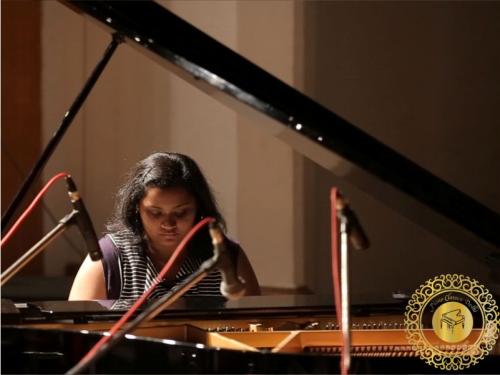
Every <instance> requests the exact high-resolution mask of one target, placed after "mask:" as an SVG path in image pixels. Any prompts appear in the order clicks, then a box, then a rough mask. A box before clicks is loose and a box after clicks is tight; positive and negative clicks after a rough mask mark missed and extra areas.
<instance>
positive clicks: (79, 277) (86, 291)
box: [68, 256, 108, 301]
mask: <svg viewBox="0 0 500 375" xmlns="http://www.w3.org/2000/svg"><path fill="white" fill-rule="evenodd" d="M107 297H108V296H107V292H106V281H105V279H104V267H103V265H102V262H101V261H100V260H98V261H95V262H94V261H93V260H92V259H90V257H89V256H87V257H86V258H85V260H84V261H83V263H82V265H81V266H80V269H79V270H78V273H77V274H76V277H75V280H74V281H73V286H72V287H71V292H70V293H69V298H68V299H69V300H70V301H85V300H93V299H107Z"/></svg>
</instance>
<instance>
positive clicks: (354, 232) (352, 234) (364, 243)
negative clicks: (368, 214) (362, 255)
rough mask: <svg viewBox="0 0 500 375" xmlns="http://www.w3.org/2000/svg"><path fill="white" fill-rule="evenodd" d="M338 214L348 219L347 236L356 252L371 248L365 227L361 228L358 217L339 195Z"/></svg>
mask: <svg viewBox="0 0 500 375" xmlns="http://www.w3.org/2000/svg"><path fill="white" fill-rule="evenodd" d="M337 213H338V214H339V215H340V216H344V217H345V218H346V219H347V235H348V236H349V241H350V242H351V245H352V246H353V247H354V248H355V249H356V250H365V249H367V248H369V247H370V240H368V237H367V236H366V233H365V231H364V230H363V227H362V226H361V224H360V222H359V220H358V217H357V216H356V214H355V213H354V211H353V210H352V209H351V207H349V204H348V202H347V200H345V199H344V197H343V196H342V195H341V194H340V193H338V196H337Z"/></svg>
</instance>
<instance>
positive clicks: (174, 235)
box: [160, 232, 179, 240]
mask: <svg viewBox="0 0 500 375" xmlns="http://www.w3.org/2000/svg"><path fill="white" fill-rule="evenodd" d="M160 236H161V237H163V238H166V239H168V240H174V239H177V237H179V233H177V232H172V233H160Z"/></svg>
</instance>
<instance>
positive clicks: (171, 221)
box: [161, 215, 177, 228]
mask: <svg viewBox="0 0 500 375" xmlns="http://www.w3.org/2000/svg"><path fill="white" fill-rule="evenodd" d="M161 225H162V227H164V228H169V227H170V228H172V227H175V226H176V225H177V221H176V220H175V218H174V217H172V216H170V215H169V216H166V217H165V220H163V221H162V222H161Z"/></svg>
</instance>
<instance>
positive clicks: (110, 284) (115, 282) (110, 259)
mask: <svg viewBox="0 0 500 375" xmlns="http://www.w3.org/2000/svg"><path fill="white" fill-rule="evenodd" d="M99 246H100V247H101V250H102V255H103V257H102V264H103V268H104V278H105V280H106V291H107V294H108V299H118V298H119V297H120V290H121V277H120V256H119V254H118V249H117V248H116V246H115V244H114V243H113V240H112V239H111V237H110V236H109V235H107V236H104V237H103V238H101V240H100V241H99Z"/></svg>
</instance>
